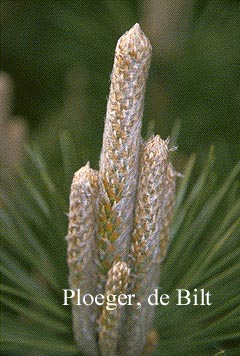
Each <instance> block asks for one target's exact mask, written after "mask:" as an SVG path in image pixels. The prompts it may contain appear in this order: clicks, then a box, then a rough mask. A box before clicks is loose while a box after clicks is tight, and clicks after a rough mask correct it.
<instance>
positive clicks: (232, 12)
mask: <svg viewBox="0 0 240 356" xmlns="http://www.w3.org/2000/svg"><path fill="white" fill-rule="evenodd" d="M0 4H1V69H2V70H3V71H4V72H6V73H8V74H9V75H10V76H11V78H12V80H13V82H14V100H13V109H12V111H13V112H12V114H13V115H14V116H13V115H12V116H11V115H10V117H7V120H6V121H7V122H4V120H1V119H2V117H1V115H0V168H1V169H0V173H2V171H1V170H2V167H3V171H4V167H5V166H4V165H3V166H1V164H2V162H1V159H2V158H3V161H4V164H7V165H8V163H9V165H10V161H11V160H12V162H13V163H15V162H16V158H18V157H19V156H20V155H19V152H17V151H18V150H21V144H22V139H23V137H24V133H23V131H24V130H25V127H24V126H23V125H22V124H21V122H20V121H19V116H20V117H23V118H24V120H25V122H26V127H27V128H26V132H27V135H26V136H27V137H28V140H29V141H30V143H34V144H35V143H36V144H37V145H36V146H37V147H38V148H36V147H35V146H34V149H33V150H32V149H30V148H27V150H26V152H27V153H26V156H27V157H28V159H27V160H26V166H25V165H23V166H24V167H23V169H22V168H21V169H20V172H19V173H20V177H19V178H20V183H19V181H17V182H16V184H15V185H14V182H13V180H12V179H9V180H8V183H10V184H9V186H10V188H9V186H7V188H8V190H6V191H5V190H4V189H3V185H2V184H1V185H0V227H1V229H0V236H1V238H2V237H3V238H2V239H1V240H2V244H3V248H1V250H0V254H1V259H2V261H3V275H4V278H3V282H4V283H3V286H2V288H3V292H4V293H5V294H6V296H5V297H4V300H3V304H4V307H3V312H4V315H3V320H4V328H2V329H4V330H3V338H4V343H3V346H2V350H3V352H5V353H3V354H4V355H8V356H9V355H18V356H19V355H24V356H25V355H31V356H32V355H33V351H32V348H33V349H34V350H37V351H36V353H35V354H38V355H40V354H41V355H43V354H44V355H51V356H53V355H60V354H61V355H76V354H78V352H77V349H76V346H75V344H74V341H73V336H72V331H71V314H70V307H69V309H68V310H67V309H65V307H61V304H62V294H61V292H62V291H61V288H66V285H67V274H68V271H67V264H66V248H67V246H66V241H65V240H64V236H65V235H66V232H67V216H66V212H67V211H68V196H69V190H70V184H71V180H72V175H73V172H74V170H77V169H78V168H79V167H81V166H82V165H84V164H85V163H86V162H87V161H88V160H90V162H91V166H92V167H93V168H97V166H98V160H99V154H100V150H101V143H102V133H103V126H104V116H105V110H106V103H107V97H108V92H109V85H110V73H111V69H112V65H113V58H114V49H115V46H116V42H117V40H118V38H119V37H120V36H121V35H122V34H123V33H124V32H125V31H127V30H128V29H129V28H131V27H132V26H133V25H134V24H135V23H136V22H139V23H140V25H141V27H142V29H143V30H144V32H145V33H146V35H147V36H148V37H149V39H150V41H151V43H152V45H153V58H152V64H151V68H150V73H149V80H148V84H147V92H146V100H145V111H144V119H143V136H145V135H148V134H149V132H150V131H151V130H153V131H154V132H155V133H160V134H161V136H162V137H163V138H167V137H168V136H169V135H170V134H171V132H173V136H174V137H175V138H176V136H177V133H178V131H179V126H181V129H180V133H179V136H178V140H177V141H178V152H177V153H175V154H173V155H174V156H175V160H174V165H175V167H176V169H177V170H178V171H180V172H182V171H183V167H184V166H185V163H186V162H187V160H188V157H189V156H190V154H191V153H192V152H196V153H197V157H198V159H197V161H196V164H195V165H194V162H195V158H194V156H192V157H191V158H190V160H189V161H188V164H187V166H186V168H185V178H184V179H183V180H181V179H179V194H178V198H177V206H176V212H175V222H174V224H173V227H172V233H171V234H172V235H171V238H172V240H173V243H172V245H171V246H172V247H171V250H170V252H169V255H168V258H167V261H166V263H165V264H164V266H163V271H162V277H161V278H162V279H161V286H162V287H163V290H166V291H167V292H168V291H172V290H174V289H175V287H176V286H178V285H180V286H182V287H184V288H188V287H189V288H190V287H191V288H195V287H196V286H198V287H201V286H202V285H203V286H204V285H205V286H207V287H208V288H209V289H210V290H211V289H212V290H213V291H214V293H215V298H216V299H215V308H213V309H204V312H203V310H202V309H201V306H200V307H199V308H195V307H193V309H191V308H189V309H187V310H185V309H184V310H182V311H179V310H176V309H174V308H173V309H170V310H169V311H165V310H164V311H161V312H159V313H158V318H157V325H158V331H159V333H160V335H161V337H162V340H161V341H162V342H161V343H160V344H159V350H160V354H161V355H167V356H169V355H175V354H176V355H182V356H185V355H186V354H188V355H197V356H205V355H206V356H209V355H210V354H211V355H212V354H217V352H218V351H219V352H220V353H221V350H222V348H224V349H226V350H227V351H226V354H228V355H231V356H235V355H238V354H240V353H239V352H238V350H239V347H238V345H239V340H238V339H239V332H237V331H236V330H235V327H236V325H237V322H238V323H239V309H237V308H239V297H238V295H237V294H238V285H239V283H238V282H239V251H240V249H239V246H238V245H239V243H238V237H239V226H240V224H239V207H240V200H239V193H238V192H239V182H237V181H235V179H236V177H238V176H239V169H240V168H239V165H238V166H236V167H235V168H234V169H233V170H232V168H233V166H234V165H235V163H236V162H237V161H239V157H240V145H239V136H240V135H239V132H240V2H239V1H238V0H229V1H227V0H211V1H206V0H202V1H200V0H195V1H191V0H178V1H168V0H142V1H136V0H135V1H134V0H131V1H130V0H126V1H113V0H101V1H87V0H82V1H81V0H79V1H76V0H72V1H71V0H69V1H67V0H58V1H57V0H55V1H48V0H42V1H40V0H28V1H20V0H19V1H17V0H16V1H4V0H3V1H1V3H0ZM1 90H2V88H1V81H0V94H1ZM0 109H1V105H0ZM0 114H1V113H0ZM14 122H15V126H14ZM66 131H67V132H68V133H69V134H70V136H71V137H70V138H69V136H68V134H67V133H66ZM7 136H9V137H7ZM59 136H60V140H59ZM72 141H73V144H72ZM211 144H214V145H215V151H216V154H215V156H216V165H214V159H213V156H214V155H213V152H212V151H210V154H209V158H208V159H207V156H208V151H209V147H210V145H211ZM30 146H33V145H32V144H30ZM75 148H76V149H75ZM40 152H42V153H43V157H44V158H45V160H44V159H42V155H41V153H40ZM72 152H75V153H74V154H73V153H72ZM10 153H11V154H10ZM203 161H207V162H206V164H205V165H204V162H203ZM45 163H46V164H45ZM213 166H214V170H213ZM215 168H216V169H217V170H218V172H216V171H215ZM192 171H193V174H192ZM230 171H231V173H230V174H228V173H229V172H230ZM49 173H50V174H49ZM224 175H227V176H228V177H227V179H226V180H224V179H222V176H224ZM192 181H193V182H192ZM222 182H223V183H222ZM16 193H17V194H16ZM237 196H238V198H237ZM64 214H65V215H64ZM181 283H182V284H181ZM179 325H183V326H184V327H180V328H179ZM29 326H30V327H29ZM1 331H2V330H1ZM183 339H184V340H185V339H186V340H185V341H184V342H183ZM196 350H197V351H196ZM199 350H200V351H199ZM236 350H237V351H236ZM11 352H12V353H11Z"/></svg>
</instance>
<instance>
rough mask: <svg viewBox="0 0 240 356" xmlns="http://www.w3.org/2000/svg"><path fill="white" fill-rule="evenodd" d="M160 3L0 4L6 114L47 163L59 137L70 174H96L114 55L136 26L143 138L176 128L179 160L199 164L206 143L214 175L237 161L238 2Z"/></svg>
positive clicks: (239, 89)
mask: <svg viewBox="0 0 240 356" xmlns="http://www.w3.org/2000/svg"><path fill="white" fill-rule="evenodd" d="M167 3H169V2H168V1H166V0H161V1H153V0H151V1H133V0H131V1H130V0H128V1H112V0H106V1H104V0H102V1H37V0H33V1H2V2H1V27H2V31H1V67H2V69H3V70H4V71H5V72H7V73H8V74H10V75H11V77H12V78H13V80H14V83H15V100H14V114H15V115H21V116H23V117H24V118H25V120H26V122H27V125H28V128H29V129H28V133H29V137H30V139H32V140H34V141H37V142H38V143H39V144H40V146H41V147H42V149H43V151H44V152H45V154H46V155H47V156H48V158H49V159H51V160H52V161H53V162H55V164H56V165H58V162H57V158H56V156H55V149H54V147H55V142H56V141H57V139H58V134H59V133H60V132H62V131H64V130H67V131H69V132H70V134H71V135H72V137H73V139H74V141H75V143H76V145H77V147H78V154H79V157H78V159H79V166H80V165H81V164H84V163H85V162H86V161H87V160H90V161H91V164H92V166H94V167H97V164H98V157H99V152H100V149H101V140H102V131H103V123H104V115H105V109H106V101H107V96H108V91H109V84H110V83H109V82H110V80H109V78H110V73H111V68H112V64H113V56H114V48H115V45H116V42H117V40H118V38H119V37H120V36H121V35H122V34H123V33H124V32H125V31H127V30H128V29H129V28H130V27H131V26H132V25H133V24H134V23H136V22H139V23H140V25H141V27H142V29H143V30H144V32H145V33H146V35H147V36H148V37H149V39H150V41H151V43H152V45H153V58H152V65H151V69H150V74H149V81H148V85H147V94H146V105H145V112H144V122H143V135H145V134H146V132H147V130H148V127H149V125H150V127H152V126H153V125H154V131H155V133H160V134H161V135H162V137H163V138H166V137H167V136H168V135H170V133H171V130H172V128H173V126H174V123H175V122H176V120H178V121H180V122H181V131H180V136H179V139H178V144H179V155H180V156H181V158H182V160H183V162H184V161H185V159H186V157H187V156H188V155H189V154H190V153H192V152H198V154H199V156H202V159H205V156H206V152H207V151H208V150H209V146H210V144H212V143H213V144H214V145H215V147H216V155H217V162H218V168H219V169H220V171H221V172H223V173H224V172H228V171H229V169H230V168H231V167H232V166H233V165H234V163H235V162H236V161H237V160H238V159H239V153H240V145H239V127H240V74H239V72H240V60H239V54H240V5H239V1H226V0H217V1H215V0H212V1H186V0H184V1H178V2H176V4H175V5H173V8H172V9H169V8H168V7H169V5H168V6H167ZM173 4H174V2H173ZM178 4H180V5H178ZM180 161H181V160H180ZM179 165H180V166H181V164H179ZM180 169H181V167H180Z"/></svg>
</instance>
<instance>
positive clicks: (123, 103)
mask: <svg viewBox="0 0 240 356" xmlns="http://www.w3.org/2000/svg"><path fill="white" fill-rule="evenodd" d="M150 57H151V45H150V43H149V40H148V39H147V37H146V36H145V34H144V33H143V32H142V30H141V28H140V26H139V25H138V24H136V25H134V26H133V27H132V28H131V29H130V30H129V31H128V32H126V33H125V34H124V35H123V36H122V37H121V38H120V39H119V41H118V43H117V46H116V51H115V59H114V66H113V71H112V75H111V87H110V95H109V99H108V104H107V113H106V121H105V129H104V135H103V146H102V152H101V157H100V164H99V166H100V168H99V172H96V171H94V170H92V169H91V168H90V167H89V165H86V166H85V167H83V168H81V169H80V170H79V171H78V172H76V174H75V176H74V179H73V183H72V186H71V194H70V211H69V230H68V236H67V239H68V265H69V284H70V288H71V289H73V290H76V289H78V288H81V293H89V294H91V295H93V296H96V295H97V294H98V293H102V294H103V295H104V296H105V297H107V296H108V295H110V294H114V295H116V296H119V295H121V294H122V293H124V294H128V293H132V294H135V296H136V298H135V300H134V303H133V305H124V306H122V305H118V306H117V308H116V309H114V310H109V309H108V308H107V307H106V304H105V303H103V304H102V305H101V306H99V305H91V306H90V307H89V306H86V305H75V304H76V303H75V301H74V299H73V300H72V301H73V329H74V334H75V339H76V341H77V343H78V346H79V349H80V350H81V351H83V352H85V353H86V354H87V355H91V356H108V355H109V356H141V355H143V354H144V355H146V354H150V353H151V351H152V348H153V346H154V345H155V343H156V333H155V332H154V331H152V330H151V327H152V322H153V318H154V307H152V306H150V305H148V304H147V298H148V296H149V295H150V294H151V293H152V291H153V289H154V288H157V286H158V282H159V277H160V267H161V263H162V261H163V259H164V257H165V255H166V251H167V248H168V241H169V237H168V236H169V230H170V224H171V221H172V215H173V206H174V199H175V179H176V172H175V170H174V168H173V166H172V165H171V163H170V161H169V148H168V141H164V140H162V139H161V138H160V136H158V135H157V136H153V137H151V138H150V139H149V140H148V141H147V142H143V140H142V138H141V126H142V114H143V106H144V94H145V87H146V80H147V76H148V69H149V64H150ZM138 302H140V303H141V304H142V307H141V308H137V303H138Z"/></svg>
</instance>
